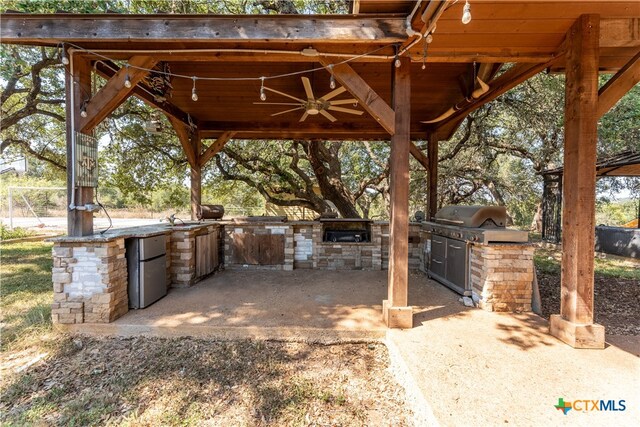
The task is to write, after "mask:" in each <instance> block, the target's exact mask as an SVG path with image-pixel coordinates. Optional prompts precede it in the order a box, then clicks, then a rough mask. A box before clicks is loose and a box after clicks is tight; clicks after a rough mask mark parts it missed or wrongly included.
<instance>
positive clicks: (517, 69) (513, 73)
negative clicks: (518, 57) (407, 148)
mask: <svg viewBox="0 0 640 427" xmlns="http://www.w3.org/2000/svg"><path fill="white" fill-rule="evenodd" d="M560 57H561V55H558V56H556V57H554V58H553V59H551V60H549V61H547V62H544V63H542V64H534V65H531V64H516V65H514V66H513V67H512V68H511V69H509V70H508V71H506V72H505V73H504V74H501V75H500V76H498V77H497V78H495V79H494V80H492V81H491V82H489V83H488V84H489V86H490V89H489V91H488V92H487V93H486V94H484V96H482V97H481V98H480V99H478V100H476V101H475V102H472V103H470V104H467V105H466V106H464V107H462V108H460V109H459V110H457V111H456V112H455V113H453V114H452V115H450V116H449V117H447V118H446V119H444V120H443V121H441V122H439V123H436V124H434V127H435V128H436V129H444V128H445V127H446V126H447V125H449V124H450V123H452V122H454V121H456V120H459V119H460V118H464V117H466V116H468V115H469V114H471V113H472V112H474V111H475V110H477V109H478V108H480V107H482V106H483V105H485V104H487V103H488V102H491V101H493V100H494V99H496V98H497V97H499V96H500V95H502V94H503V93H505V92H508V91H509V90H511V89H513V88H514V87H516V86H518V85H519V84H520V83H522V82H524V81H525V80H528V79H530V78H531V77H533V76H535V75H536V74H538V73H539V72H540V71H542V70H544V69H546V68H548V67H550V66H551V65H553V64H554V63H555V62H556V61H558V60H559V58H560Z"/></svg>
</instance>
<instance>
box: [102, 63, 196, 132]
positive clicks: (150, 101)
mask: <svg viewBox="0 0 640 427" xmlns="http://www.w3.org/2000/svg"><path fill="white" fill-rule="evenodd" d="M117 68H118V67H117V66H116V65H115V64H113V63H111V62H107V61H101V62H98V63H97V64H96V71H97V73H98V75H99V76H101V77H104V78H105V79H111V78H112V77H113V76H114V75H115V74H116V71H114V69H117ZM132 89H133V91H132V93H133V95H134V96H135V97H136V98H138V99H140V100H141V101H143V102H145V103H146V104H147V105H150V106H152V107H154V108H157V109H158V110H160V111H162V112H163V113H165V115H167V116H171V117H173V118H175V119H177V120H178V121H180V122H182V123H184V124H186V125H188V124H189V118H188V114H187V113H185V112H184V111H182V110H181V109H180V108H178V107H176V106H175V105H173V104H171V103H170V102H168V101H165V102H158V101H156V99H155V98H154V97H153V95H152V94H150V93H149V92H147V91H145V90H144V89H143V88H142V87H140V85H137V86H133V88H132Z"/></svg>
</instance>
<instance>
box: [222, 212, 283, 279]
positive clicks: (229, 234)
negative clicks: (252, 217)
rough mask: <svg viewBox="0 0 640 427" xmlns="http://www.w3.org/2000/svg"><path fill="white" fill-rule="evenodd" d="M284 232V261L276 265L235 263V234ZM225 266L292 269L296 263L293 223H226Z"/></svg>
mask: <svg viewBox="0 0 640 427" xmlns="http://www.w3.org/2000/svg"><path fill="white" fill-rule="evenodd" d="M243 233H248V234H283V235H284V263H283V264H274V265H248V264H234V263H233V236H234V234H243ZM224 234H225V239H224V266H225V268H229V269H253V270H284V271H292V270H293V265H294V254H295V245H294V228H293V225H292V224H288V223H282V224H260V223H255V224H251V223H249V224H226V225H225V229H224Z"/></svg>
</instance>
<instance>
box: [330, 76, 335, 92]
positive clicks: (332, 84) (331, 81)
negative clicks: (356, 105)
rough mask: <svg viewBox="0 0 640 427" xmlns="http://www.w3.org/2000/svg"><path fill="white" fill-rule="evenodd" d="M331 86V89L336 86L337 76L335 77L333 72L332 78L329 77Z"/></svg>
mask: <svg viewBox="0 0 640 427" xmlns="http://www.w3.org/2000/svg"><path fill="white" fill-rule="evenodd" d="M329 88H331V89H335V88H336V78H335V77H333V74H331V78H330V79H329Z"/></svg>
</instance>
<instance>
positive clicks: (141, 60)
mask: <svg viewBox="0 0 640 427" xmlns="http://www.w3.org/2000/svg"><path fill="white" fill-rule="evenodd" d="M128 62H129V64H130V67H129V68H128V69H127V68H121V69H120V70H118V72H116V73H115V74H114V75H113V77H111V78H110V79H109V81H108V82H107V83H106V84H105V85H104V86H103V87H102V88H101V89H100V90H99V91H98V92H97V93H96V94H95V95H94V96H93V97H92V98H91V99H90V100H89V101H88V102H87V104H86V106H85V111H86V113H87V117H81V118H80V123H79V128H80V131H81V132H85V133H86V132H90V131H91V130H92V129H93V128H95V127H96V126H97V125H99V124H100V123H101V122H102V121H103V120H104V119H105V118H107V116H108V115H109V114H111V113H112V112H113V111H114V110H115V109H116V108H118V106H120V104H122V103H123V102H124V101H125V100H126V99H127V98H128V97H129V95H131V93H132V92H133V90H134V87H135V86H136V85H137V84H138V82H139V81H140V80H142V79H143V78H144V77H145V76H146V75H147V74H149V72H148V71H146V70H142V69H139V68H136V67H140V68H147V69H149V68H152V67H153V66H154V65H155V64H156V62H157V61H156V59H154V58H152V57H150V56H134V57H132V58H131V59H130V60H129V61H128ZM127 75H128V76H129V80H130V82H131V87H126V86H125V85H124V83H125V79H126V78H127Z"/></svg>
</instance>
